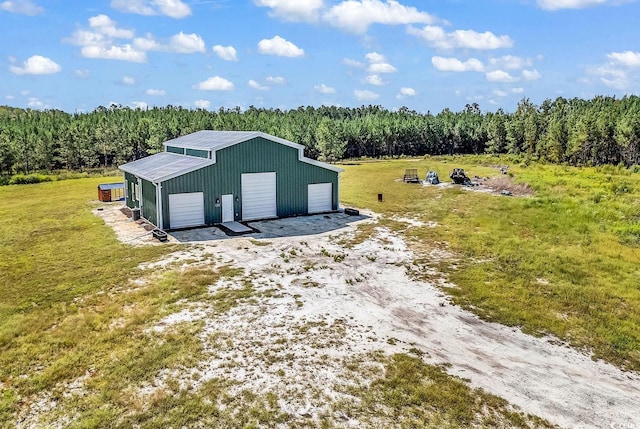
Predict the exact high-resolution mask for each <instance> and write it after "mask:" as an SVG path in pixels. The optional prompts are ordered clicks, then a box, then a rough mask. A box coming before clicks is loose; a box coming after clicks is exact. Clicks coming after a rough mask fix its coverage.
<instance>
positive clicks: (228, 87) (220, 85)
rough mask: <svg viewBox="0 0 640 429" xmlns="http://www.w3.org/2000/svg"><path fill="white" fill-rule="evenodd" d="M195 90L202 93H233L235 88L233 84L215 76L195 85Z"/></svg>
mask: <svg viewBox="0 0 640 429" xmlns="http://www.w3.org/2000/svg"><path fill="white" fill-rule="evenodd" d="M194 88H195V89H200V90H202V91H232V90H233V89H234V88H235V86H234V85H233V83H232V82H230V81H228V80H227V79H225V78H223V77H220V76H213V77H210V78H209V79H207V80H205V81H202V82H199V83H197V84H196V85H194Z"/></svg>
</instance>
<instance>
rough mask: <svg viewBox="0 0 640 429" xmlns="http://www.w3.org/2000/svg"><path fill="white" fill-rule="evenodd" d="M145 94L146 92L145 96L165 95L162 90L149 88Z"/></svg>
mask: <svg viewBox="0 0 640 429" xmlns="http://www.w3.org/2000/svg"><path fill="white" fill-rule="evenodd" d="M145 92H146V94H147V95H165V91H164V89H153V88H150V89H147V90H146V91H145Z"/></svg>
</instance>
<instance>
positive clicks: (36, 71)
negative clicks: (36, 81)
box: [9, 55, 62, 75]
mask: <svg viewBox="0 0 640 429" xmlns="http://www.w3.org/2000/svg"><path fill="white" fill-rule="evenodd" d="M9 70H10V71H11V73H14V74H18V75H22V74H32V75H41V74H55V73H59V72H60V71H61V70H62V67H61V66H60V64H58V63H56V62H55V61H53V60H52V59H50V58H47V57H43V56H42V55H33V56H32V57H29V58H28V59H27V60H26V61H25V62H24V63H22V66H16V65H11V66H9Z"/></svg>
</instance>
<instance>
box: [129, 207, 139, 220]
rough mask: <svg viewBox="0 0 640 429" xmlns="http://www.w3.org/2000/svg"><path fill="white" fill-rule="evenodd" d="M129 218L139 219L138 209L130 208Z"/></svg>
mask: <svg viewBox="0 0 640 429" xmlns="http://www.w3.org/2000/svg"><path fill="white" fill-rule="evenodd" d="M131 219H132V220H134V221H135V220H140V209H131Z"/></svg>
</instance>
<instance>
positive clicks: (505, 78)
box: [486, 70, 516, 82]
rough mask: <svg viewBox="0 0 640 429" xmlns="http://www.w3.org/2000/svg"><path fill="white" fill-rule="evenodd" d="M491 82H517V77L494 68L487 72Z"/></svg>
mask: <svg viewBox="0 0 640 429" xmlns="http://www.w3.org/2000/svg"><path fill="white" fill-rule="evenodd" d="M486 77H487V80H488V81H490V82H515V81H516V79H515V78H514V77H513V76H511V75H510V74H509V73H508V72H506V71H504V70H494V71H492V72H488V73H487V74H486Z"/></svg>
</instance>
